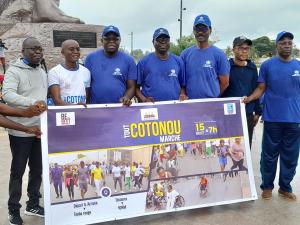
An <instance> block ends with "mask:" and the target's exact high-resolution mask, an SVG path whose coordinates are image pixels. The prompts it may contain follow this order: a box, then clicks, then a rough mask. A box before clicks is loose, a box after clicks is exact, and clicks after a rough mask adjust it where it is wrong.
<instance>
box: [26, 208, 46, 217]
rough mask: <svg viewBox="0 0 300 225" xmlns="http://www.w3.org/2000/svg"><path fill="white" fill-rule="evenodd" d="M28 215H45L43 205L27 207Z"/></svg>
mask: <svg viewBox="0 0 300 225" xmlns="http://www.w3.org/2000/svg"><path fill="white" fill-rule="evenodd" d="M24 214H25V215H27V216H38V217H44V214H45V213H44V208H43V207H41V206H39V205H38V206H35V207H33V208H29V207H28V206H27V207H26V210H25V212H24Z"/></svg>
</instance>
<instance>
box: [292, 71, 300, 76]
mask: <svg viewBox="0 0 300 225" xmlns="http://www.w3.org/2000/svg"><path fill="white" fill-rule="evenodd" d="M292 77H300V72H299V70H295V71H294V74H293V75H292Z"/></svg>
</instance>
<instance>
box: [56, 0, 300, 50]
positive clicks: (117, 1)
mask: <svg viewBox="0 0 300 225" xmlns="http://www.w3.org/2000/svg"><path fill="white" fill-rule="evenodd" d="M183 7H185V8H186V10H184V11H183V20H182V21H183V35H190V34H191V33H192V30H193V22H194V19H195V17H196V16H197V15H199V14H207V15H208V16H209V17H210V19H211V22H212V28H213V33H212V37H213V38H214V39H218V40H219V41H218V42H217V43H216V46H218V47H220V48H222V49H225V48H226V47H227V46H231V45H232V41H233V39H234V38H235V37H237V36H240V35H243V36H246V37H248V38H250V39H254V38H258V37H261V36H268V37H269V38H270V39H272V40H274V39H275V38H276V34H277V33H279V32H280V31H283V30H285V31H289V32H292V33H293V34H294V36H295V39H294V42H295V43H296V45H297V47H300V25H299V24H300V13H299V9H300V1H299V0H285V1H275V0H251V1H250V0H183ZM60 8H61V9H62V10H63V11H64V12H65V13H66V14H68V15H71V16H74V17H78V18H80V19H81V20H83V21H84V22H85V23H86V24H95V25H111V24H112V25H115V26H117V27H118V28H119V29H120V32H121V38H122V42H121V46H122V47H123V48H125V49H126V50H128V51H130V48H131V36H130V33H131V32H133V48H134V49H142V50H144V51H146V50H148V51H152V50H153V45H152V35H153V32H154V30H155V29H157V28H159V27H164V28H166V29H168V30H169V33H170V36H171V41H172V42H176V40H177V39H178V38H179V22H178V18H179V16H180V0H151V1H150V0H61V1H60Z"/></svg>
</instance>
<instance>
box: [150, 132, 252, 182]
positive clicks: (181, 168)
mask: <svg viewBox="0 0 300 225" xmlns="http://www.w3.org/2000/svg"><path fill="white" fill-rule="evenodd" d="M245 158H246V152H245V143H244V139H243V138H242V137H236V138H223V139H216V140H206V141H198V142H196V141H195V142H186V143H177V144H161V145H155V146H153V148H152V163H151V180H156V179H168V178H172V179H175V180H176V177H181V176H191V175H195V174H205V173H215V172H222V174H224V179H226V177H227V175H229V174H232V173H235V172H237V171H248V169H247V162H246V160H245Z"/></svg>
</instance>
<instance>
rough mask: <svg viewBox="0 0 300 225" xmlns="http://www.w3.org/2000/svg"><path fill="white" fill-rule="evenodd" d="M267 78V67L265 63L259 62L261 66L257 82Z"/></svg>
mask: <svg viewBox="0 0 300 225" xmlns="http://www.w3.org/2000/svg"><path fill="white" fill-rule="evenodd" d="M266 80H267V68H266V63H263V64H261V67H260V69H259V76H258V80H257V82H259V83H266Z"/></svg>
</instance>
